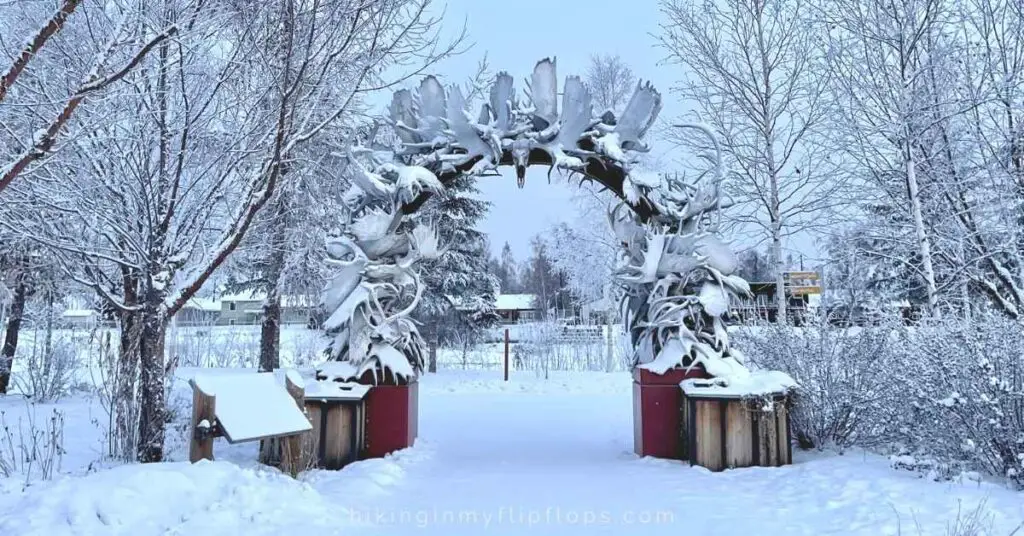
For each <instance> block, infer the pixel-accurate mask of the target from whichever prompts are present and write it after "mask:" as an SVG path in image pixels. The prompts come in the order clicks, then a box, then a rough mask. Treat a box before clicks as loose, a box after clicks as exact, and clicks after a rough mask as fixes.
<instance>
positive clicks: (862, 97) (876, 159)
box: [825, 0, 949, 314]
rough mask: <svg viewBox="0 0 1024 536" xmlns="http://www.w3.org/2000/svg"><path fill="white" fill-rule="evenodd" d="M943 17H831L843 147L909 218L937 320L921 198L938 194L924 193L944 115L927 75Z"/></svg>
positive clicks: (853, 12)
mask: <svg viewBox="0 0 1024 536" xmlns="http://www.w3.org/2000/svg"><path fill="white" fill-rule="evenodd" d="M945 15H946V13H945V6H944V5H943V3H942V0H901V1H899V2H889V1H883V0H837V1H835V2H832V3H830V4H828V9H827V12H826V14H825V18H826V24H827V25H828V28H829V36H828V38H829V44H828V47H829V48H828V51H829V60H830V62H829V64H830V65H831V66H832V75H833V76H832V82H833V88H834V90H835V92H836V95H837V100H838V105H837V107H836V108H837V116H836V118H837V119H838V121H837V123H836V125H835V126H836V129H837V131H838V134H837V137H838V138H839V139H840V140H841V141H840V142H839V145H840V146H841V147H843V148H845V151H844V152H845V154H846V156H848V157H849V158H850V160H851V161H852V162H854V163H855V165H856V166H858V168H860V169H863V170H866V172H867V175H868V176H867V177H866V178H867V179H868V181H869V188H871V189H873V190H874V193H875V194H880V195H883V196H884V197H887V198H888V199H889V202H891V203H892V204H894V205H895V206H897V207H900V210H902V211H903V213H904V214H905V216H906V217H905V220H906V221H908V224H909V227H910V229H909V230H910V233H911V236H913V252H914V254H915V256H916V260H915V262H913V263H912V264H909V265H911V266H912V267H913V269H914V271H915V272H916V273H917V274H918V275H919V277H920V278H921V280H922V282H923V286H924V288H925V294H926V300H927V304H926V308H927V310H928V311H929V312H930V313H931V314H938V305H939V282H938V279H937V277H936V269H935V252H934V241H935V239H934V236H933V233H930V232H929V229H928V226H927V224H926V214H925V210H926V209H925V203H924V201H923V198H924V196H926V195H931V194H934V193H937V192H934V191H933V192H928V191H923V190H922V179H923V177H921V176H920V171H921V166H922V162H921V158H922V154H921V150H920V149H921V143H922V141H923V140H924V137H925V136H926V134H927V133H928V131H929V129H931V128H932V125H933V123H934V121H935V115H934V114H935V112H936V110H937V109H939V108H940V107H939V106H938V105H937V104H936V103H935V101H934V100H933V99H930V98H928V96H929V95H931V94H932V93H931V89H932V88H929V87H928V86H927V80H928V78H927V74H928V70H927V69H928V66H929V62H931V61H935V60H937V59H938V57H939V56H938V53H939V51H938V50H936V49H934V48H933V45H934V44H935V41H934V40H932V39H930V37H934V36H937V35H938V34H939V28H940V26H941V24H942V23H943V21H944V19H943V17H945ZM945 52H946V53H948V52H949V51H948V50H947V51H945ZM924 179H926V178H924ZM894 181H896V182H895V184H896V185H899V184H900V183H902V185H901V186H902V187H899V188H895V187H894ZM878 253H879V254H885V252H878ZM908 262H909V261H908Z"/></svg>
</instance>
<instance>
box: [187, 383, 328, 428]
mask: <svg viewBox="0 0 1024 536" xmlns="http://www.w3.org/2000/svg"><path fill="white" fill-rule="evenodd" d="M192 381H193V383H194V384H195V385H196V387H198V388H199V390H201V391H202V392H204V393H206V394H208V395H213V396H214V397H215V398H216V400H215V407H216V416H217V422H219V423H220V426H221V428H222V429H223V430H224V433H225V435H227V437H228V439H229V441H231V442H232V443H239V442H242V441H253V440H256V439H261V438H266V437H272V436H279V435H290V434H295V433H299V432H305V431H307V430H312V429H313V427H312V426H311V425H310V424H309V420H307V419H306V416H305V415H304V414H303V412H302V410H301V409H299V407H298V406H297V405H296V404H295V400H294V399H293V398H292V397H291V395H289V394H288V391H287V390H285V388H284V387H282V386H281V385H280V384H279V383H278V382H277V379H276V378H275V377H274V374H273V373H270V372H265V373H259V374H246V373H239V374H197V375H196V376H195V377H194V378H193V379H192Z"/></svg>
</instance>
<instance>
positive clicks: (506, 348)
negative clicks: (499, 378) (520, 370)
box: [505, 328, 508, 381]
mask: <svg viewBox="0 0 1024 536" xmlns="http://www.w3.org/2000/svg"><path fill="white" fill-rule="evenodd" d="M505 381H508V328H505Z"/></svg>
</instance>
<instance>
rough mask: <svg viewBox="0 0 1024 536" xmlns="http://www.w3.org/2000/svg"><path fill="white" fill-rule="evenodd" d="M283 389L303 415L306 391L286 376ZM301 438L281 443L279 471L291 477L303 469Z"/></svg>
mask: <svg viewBox="0 0 1024 536" xmlns="http://www.w3.org/2000/svg"><path fill="white" fill-rule="evenodd" d="M284 388H285V389H287V390H288V394H289V395H291V397H292V398H293V399H294V400H295V404H296V405H297V406H298V407H299V410H300V411H302V412H303V413H305V411H306V390H305V389H303V388H302V387H299V386H298V385H295V384H294V383H293V382H292V379H291V378H289V377H288V375H287V374H286V375H285V377H284ZM302 436H303V434H295V435H290V436H287V437H285V438H283V439H282V441H281V471H284V472H285V473H288V474H290V475H292V476H298V474H299V473H300V472H302V470H303V469H305V467H304V465H303V460H304V458H305V456H303V455H302Z"/></svg>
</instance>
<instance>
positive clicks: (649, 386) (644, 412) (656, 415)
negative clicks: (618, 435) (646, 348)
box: [633, 366, 707, 460]
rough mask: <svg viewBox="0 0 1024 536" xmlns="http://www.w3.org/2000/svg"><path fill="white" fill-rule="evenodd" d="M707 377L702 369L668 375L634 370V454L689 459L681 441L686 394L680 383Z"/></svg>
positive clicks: (671, 372)
mask: <svg viewBox="0 0 1024 536" xmlns="http://www.w3.org/2000/svg"><path fill="white" fill-rule="evenodd" d="M706 377H707V374H705V373H704V369H703V368H701V367H699V366H698V367H694V368H693V369H692V370H690V371H686V370H683V369H673V370H670V371H668V372H666V373H665V374H654V373H653V372H650V371H648V370H644V369H640V368H637V369H634V370H633V452H635V453H636V454H637V455H639V456H654V457H655V458H669V459H673V460H682V459H685V458H686V453H685V452H684V449H683V444H684V443H683V440H682V417H683V413H682V404H683V391H682V389H680V387H679V382H681V381H683V380H685V379H687V378H706Z"/></svg>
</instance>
